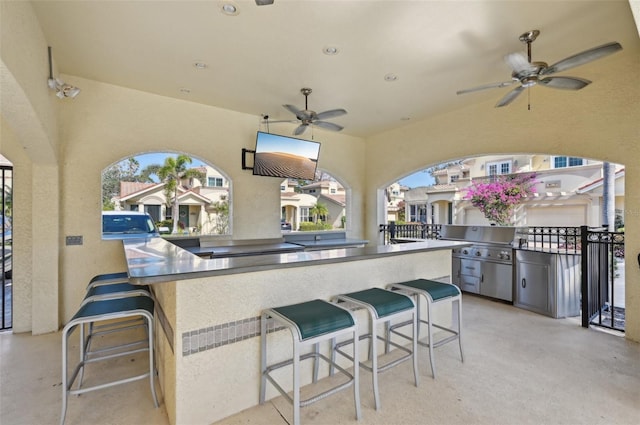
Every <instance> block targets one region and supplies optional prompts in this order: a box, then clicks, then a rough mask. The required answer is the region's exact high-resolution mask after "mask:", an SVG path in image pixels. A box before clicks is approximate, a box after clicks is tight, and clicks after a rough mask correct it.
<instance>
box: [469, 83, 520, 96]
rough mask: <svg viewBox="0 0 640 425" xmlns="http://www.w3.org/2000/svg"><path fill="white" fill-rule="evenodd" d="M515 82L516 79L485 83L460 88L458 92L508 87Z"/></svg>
mask: <svg viewBox="0 0 640 425" xmlns="http://www.w3.org/2000/svg"><path fill="white" fill-rule="evenodd" d="M514 82H515V80H512V81H503V82H501V83H489V84H484V85H482V86H478V87H473V88H470V89H464V90H458V91H457V92H456V94H465V93H472V92H475V91H480V90H486V89H495V88H499V87H507V86H510V85H512V84H513V83H514Z"/></svg>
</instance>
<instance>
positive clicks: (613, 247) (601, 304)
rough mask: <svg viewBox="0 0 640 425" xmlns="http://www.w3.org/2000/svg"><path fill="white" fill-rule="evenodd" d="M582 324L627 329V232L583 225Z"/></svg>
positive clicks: (620, 329) (581, 239)
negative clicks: (624, 297) (624, 298)
mask: <svg viewBox="0 0 640 425" xmlns="http://www.w3.org/2000/svg"><path fill="white" fill-rule="evenodd" d="M581 233H582V234H581V238H580V243H581V246H582V326H584V327H589V325H596V326H601V327H605V328H609V329H614V330H617V331H621V332H624V329H625V308H624V307H622V306H621V305H624V302H619V301H624V300H618V297H619V296H624V292H622V291H620V288H621V287H622V288H624V275H621V273H622V271H623V270H624V232H609V231H608V230H607V229H589V228H587V227H586V226H583V227H582V228H581Z"/></svg>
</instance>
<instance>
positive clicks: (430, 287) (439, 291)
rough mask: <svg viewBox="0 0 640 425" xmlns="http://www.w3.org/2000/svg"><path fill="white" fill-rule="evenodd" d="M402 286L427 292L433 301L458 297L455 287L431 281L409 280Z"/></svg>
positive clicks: (458, 293)
mask: <svg viewBox="0 0 640 425" xmlns="http://www.w3.org/2000/svg"><path fill="white" fill-rule="evenodd" d="M402 285H404V286H411V287H412V288H416V289H419V290H421V291H427V292H428V293H429V295H431V298H432V299H433V300H434V301H437V300H439V299H442V298H448V297H456V296H458V295H460V291H459V290H458V288H457V287H455V286H453V285H449V284H447V283H440V282H436V281H433V280H427V279H416V280H410V281H408V282H402Z"/></svg>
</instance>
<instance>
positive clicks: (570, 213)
mask: <svg viewBox="0 0 640 425" xmlns="http://www.w3.org/2000/svg"><path fill="white" fill-rule="evenodd" d="M585 224H587V208H586V206H583V205H568V206H564V207H530V208H527V211H526V225H527V226H582V225H585Z"/></svg>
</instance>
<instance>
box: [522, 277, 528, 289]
mask: <svg viewBox="0 0 640 425" xmlns="http://www.w3.org/2000/svg"><path fill="white" fill-rule="evenodd" d="M522 287H523V288H526V287H527V279H525V278H524V277H523V278H522Z"/></svg>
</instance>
